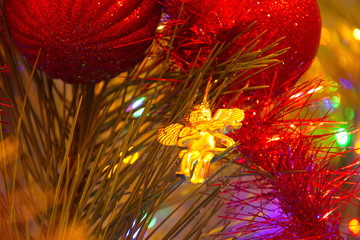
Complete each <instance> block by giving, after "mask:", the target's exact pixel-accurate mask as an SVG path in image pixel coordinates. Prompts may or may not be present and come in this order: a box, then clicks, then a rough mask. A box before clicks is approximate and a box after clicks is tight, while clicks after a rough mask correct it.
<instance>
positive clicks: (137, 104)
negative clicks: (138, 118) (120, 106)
mask: <svg viewBox="0 0 360 240" xmlns="http://www.w3.org/2000/svg"><path fill="white" fill-rule="evenodd" d="M145 100H146V97H142V98H139V99H138V100H136V101H134V102H133V103H131V104H130V105H129V107H128V108H127V109H126V112H130V111H131V110H134V109H136V108H138V107H140V106H141V105H143V104H144V101H145Z"/></svg>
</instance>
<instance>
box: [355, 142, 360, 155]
mask: <svg viewBox="0 0 360 240" xmlns="http://www.w3.org/2000/svg"><path fill="white" fill-rule="evenodd" d="M354 148H355V152H356V153H357V154H359V155H360V140H357V141H356V143H355V145H354Z"/></svg>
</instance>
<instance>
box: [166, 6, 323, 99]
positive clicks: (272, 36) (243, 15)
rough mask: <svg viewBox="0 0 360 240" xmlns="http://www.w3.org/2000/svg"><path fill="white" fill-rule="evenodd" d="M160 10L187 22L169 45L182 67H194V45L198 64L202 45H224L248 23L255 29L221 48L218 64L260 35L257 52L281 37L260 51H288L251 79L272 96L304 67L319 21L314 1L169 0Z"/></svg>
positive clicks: (311, 52)
mask: <svg viewBox="0 0 360 240" xmlns="http://www.w3.org/2000/svg"><path fill="white" fill-rule="evenodd" d="M166 11H167V13H168V15H170V17H171V18H174V19H180V20H186V21H187V22H186V24H184V27H183V29H184V30H183V31H182V32H181V33H180V36H179V37H178V39H179V40H178V41H177V42H176V41H175V44H177V46H175V49H176V52H175V53H176V54H174V55H175V56H180V57H179V59H184V60H185V64H183V65H182V67H192V66H193V65H194V63H193V61H194V59H196V56H197V54H198V51H199V49H200V47H202V49H205V50H204V51H203V53H204V54H203V55H200V64H201V61H204V58H205V57H204V58H201V56H205V55H206V53H207V51H206V47H207V49H211V48H212V47H213V46H215V44H216V43H224V42H225V43H226V42H230V41H231V40H233V39H234V38H235V37H236V36H238V35H239V34H240V33H242V32H243V31H244V30H245V29H246V28H247V27H248V26H249V24H250V23H255V26H254V27H253V28H251V29H250V30H249V31H247V32H245V33H244V34H243V35H241V36H240V37H239V38H238V39H237V40H236V41H235V42H234V43H233V44H232V45H231V46H230V47H229V48H227V49H226V50H225V52H223V53H222V54H221V55H220V56H219V58H218V61H219V62H223V61H225V60H227V59H229V58H230V57H231V56H233V55H234V54H236V53H237V52H238V51H239V50H241V49H242V48H243V47H244V46H246V45H247V44H248V43H249V42H250V41H251V40H253V39H254V38H255V37H257V36H259V35H260V34H262V33H264V31H265V33H264V34H263V35H262V36H261V38H260V39H259V43H258V45H257V49H262V48H264V47H266V46H268V45H269V44H270V43H272V42H274V41H276V40H278V39H279V38H282V37H285V39H283V40H282V41H280V43H279V44H278V45H277V46H276V47H274V48H273V49H272V50H270V51H269V52H266V53H265V54H269V53H271V52H275V51H278V50H280V49H284V48H288V47H290V49H289V50H288V51H287V52H286V53H285V54H283V55H281V56H279V57H278V59H279V60H281V61H282V63H281V64H279V65H277V66H275V67H271V68H269V69H267V70H265V71H263V72H262V73H261V74H257V75H255V76H254V77H252V78H251V85H270V86H273V91H277V92H282V91H286V88H287V87H289V86H293V84H294V83H295V82H296V81H297V80H298V79H299V77H300V76H301V75H302V73H303V72H304V71H305V70H306V69H307V68H308V67H309V66H310V63H311V61H312V60H313V58H314V57H315V55H316V53H317V49H318V46H319V41H320V33H321V18H320V11H319V7H318V4H317V1H316V0H262V1H259V0H169V2H168V4H167V6H166ZM186 41H188V42H186ZM189 42H192V44H189ZM199 42H200V43H201V44H198V43H199ZM194 56H195V57H194ZM186 63H188V64H186ZM241 87H243V86H239V88H241ZM233 90H234V89H233Z"/></svg>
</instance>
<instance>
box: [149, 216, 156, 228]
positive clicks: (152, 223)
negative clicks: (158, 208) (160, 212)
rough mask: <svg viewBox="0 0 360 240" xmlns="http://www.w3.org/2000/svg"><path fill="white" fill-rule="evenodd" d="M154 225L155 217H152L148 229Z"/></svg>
mask: <svg viewBox="0 0 360 240" xmlns="http://www.w3.org/2000/svg"><path fill="white" fill-rule="evenodd" d="M155 224H156V217H154V218H153V219H152V220H151V222H150V224H149V226H148V228H152V227H153V226H155Z"/></svg>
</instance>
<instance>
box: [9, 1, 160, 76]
mask: <svg viewBox="0 0 360 240" xmlns="http://www.w3.org/2000/svg"><path fill="white" fill-rule="evenodd" d="M4 11H5V17H6V21H7V25H8V28H9V31H10V34H11V36H12V38H13V40H14V42H15V44H16V46H17V48H18V50H19V51H20V53H21V54H22V55H23V56H25V57H26V58H27V59H28V60H29V62H30V63H32V64H34V62H35V59H36V57H37V55H38V53H39V49H41V53H40V58H39V61H38V65H37V67H38V68H39V69H41V70H44V71H45V72H46V73H47V75H48V76H50V77H53V78H61V79H62V80H64V81H66V82H70V83H93V82H98V81H101V80H106V79H109V78H112V77H114V76H116V75H117V74H119V73H121V72H123V71H127V70H129V69H130V68H132V67H134V66H135V65H136V64H137V63H139V62H140V61H141V60H142V59H143V57H144V53H145V51H146V49H147V48H148V47H149V45H150V43H151V39H152V38H154V33H155V30H156V28H157V25H158V23H159V20H160V15H161V6H160V5H159V3H158V1H156V0H122V1H118V0H101V1H94V0H26V1H24V0H4Z"/></svg>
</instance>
